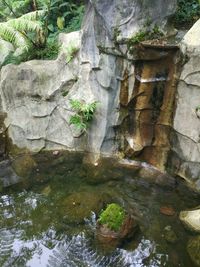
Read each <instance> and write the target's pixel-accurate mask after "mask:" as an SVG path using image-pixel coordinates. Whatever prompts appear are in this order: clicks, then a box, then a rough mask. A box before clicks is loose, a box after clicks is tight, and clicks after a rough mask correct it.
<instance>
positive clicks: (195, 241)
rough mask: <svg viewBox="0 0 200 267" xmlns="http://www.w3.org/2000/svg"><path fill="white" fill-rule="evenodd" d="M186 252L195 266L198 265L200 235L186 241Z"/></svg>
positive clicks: (199, 260) (199, 262) (199, 261)
mask: <svg viewBox="0 0 200 267" xmlns="http://www.w3.org/2000/svg"><path fill="white" fill-rule="evenodd" d="M187 252H188V254H189V255H190V258H191V260H192V261H193V263H194V264H195V266H200V235H199V236H196V237H193V238H191V239H190V240H189V241H188V244H187Z"/></svg>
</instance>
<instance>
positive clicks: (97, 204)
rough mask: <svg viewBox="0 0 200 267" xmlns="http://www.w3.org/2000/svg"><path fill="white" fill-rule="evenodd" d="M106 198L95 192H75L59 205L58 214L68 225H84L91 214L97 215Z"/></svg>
mask: <svg viewBox="0 0 200 267" xmlns="http://www.w3.org/2000/svg"><path fill="white" fill-rule="evenodd" d="M106 198H107V196H103V195H100V194H98V193H96V192H87V191H84V192H75V193H72V194H71V195H69V196H68V197H66V198H65V199H64V200H63V201H62V203H60V205H59V207H60V213H61V214H62V215H63V217H64V219H65V220H66V221H68V222H69V223H77V224H80V223H84V219H85V218H88V217H90V216H91V212H95V213H99V212H100V210H101V209H102V208H103V206H104V204H105V202H106Z"/></svg>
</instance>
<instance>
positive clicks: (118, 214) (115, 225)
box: [98, 203, 125, 232]
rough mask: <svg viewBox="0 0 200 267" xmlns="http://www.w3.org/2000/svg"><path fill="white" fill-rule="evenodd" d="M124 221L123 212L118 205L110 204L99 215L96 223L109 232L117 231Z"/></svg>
mask: <svg viewBox="0 0 200 267" xmlns="http://www.w3.org/2000/svg"><path fill="white" fill-rule="evenodd" d="M124 219H125V211H124V209H123V208H122V207H120V206H119V205H118V204H115V203H112V204H109V205H108V206H107V208H106V209H105V210H104V211H102V213H101V214H100V217H99V220H98V222H99V223H100V224H105V225H106V226H107V227H108V228H109V229H110V230H113V231H116V232H117V231H119V230H120V228H121V226H122V224H123V222H124Z"/></svg>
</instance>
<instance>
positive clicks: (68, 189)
mask: <svg viewBox="0 0 200 267" xmlns="http://www.w3.org/2000/svg"><path fill="white" fill-rule="evenodd" d="M34 160H35V162H36V165H35V166H34V168H33V170H32V172H31V174H30V175H27V177H25V178H24V179H23V180H22V181H21V182H20V183H19V184H17V185H13V186H11V187H9V188H6V189H5V190H4V191H3V192H2V193H1V195H0V207H1V209H0V266H2V267H25V266H26V267H50V266H51V267H79V266H80V267H89V266H91V267H126V266H127V267H128V266H133V267H134V266H136V267H140V266H152V267H153V266H154V267H155V266H169V267H173V266H184V267H191V266H193V264H192V262H191V261H190V259H189V256H188V254H187V251H186V245H187V240H188V238H189V237H190V236H191V233H190V232H187V231H186V230H185V229H184V227H183V226H182V224H181V223H180V221H179V219H178V213H179V211H181V210H184V209H187V208H191V207H195V206H197V205H199V201H200V197H199V196H198V195H196V194H194V193H192V192H190V191H189V190H188V189H187V188H185V186H184V185H183V184H181V183H177V184H176V185H173V186H171V184H170V185H169V186H168V185H167V183H165V186H161V185H160V186H159V185H154V184H153V183H152V182H149V181H148V179H146V180H142V179H140V178H139V177H137V175H136V174H133V171H132V170H130V169H128V168H127V169H126V168H121V167H119V166H117V164H116V163H114V162H113V161H112V160H109V159H106V160H104V161H103V162H102V163H101V164H100V165H99V166H96V167H92V166H90V165H84V164H83V163H82V160H83V157H82V155H78V154H67V155H59V156H57V157H54V156H48V155H47V154H45V155H40V156H37V157H35V159H34ZM111 202H117V203H119V204H120V205H122V206H124V207H125V208H126V209H127V210H129V211H130V212H132V213H133V214H134V216H135V218H136V219H137V220H138V221H139V225H140V231H138V233H137V234H136V235H135V236H134V238H133V239H132V240H129V241H127V242H126V243H124V244H123V245H122V246H121V247H119V248H116V249H114V250H113V251H106V250H105V249H103V248H102V247H101V246H100V245H99V244H98V243H97V242H96V239H95V222H96V216H97V215H96V214H95V213H94V212H90V209H91V208H93V209H94V210H95V209H96V213H98V212H99V210H100V209H101V208H102V207H104V206H105V205H106V204H107V203H111ZM169 205H170V206H171V207H173V209H174V210H175V211H176V214H175V215H174V216H166V215H162V214H161V213H160V207H162V206H169ZM84 216H86V217H87V218H85V219H84V220H83V217H84ZM165 227H168V228H169V227H170V229H172V231H173V232H174V233H175V234H176V236H177V240H176V241H174V242H172V243H171V242H169V241H167V240H166V239H165V230H164V228H165Z"/></svg>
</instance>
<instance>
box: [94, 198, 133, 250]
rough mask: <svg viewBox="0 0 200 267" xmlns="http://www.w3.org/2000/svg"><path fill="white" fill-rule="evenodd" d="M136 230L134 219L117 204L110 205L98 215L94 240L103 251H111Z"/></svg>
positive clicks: (130, 236)
mask: <svg viewBox="0 0 200 267" xmlns="http://www.w3.org/2000/svg"><path fill="white" fill-rule="evenodd" d="M137 229H138V224H137V222H136V221H135V219H134V218H133V217H132V216H131V215H130V214H127V213H126V212H125V210H124V209H123V208H122V207H120V206H119V205H118V204H115V203H112V204H109V205H108V206H107V208H106V209H105V210H104V211H103V212H102V213H101V214H100V218H99V219H98V221H97V230H96V239H97V242H98V243H99V244H101V247H102V248H103V249H104V250H108V251H110V250H113V249H114V248H116V247H118V246H119V245H121V243H122V242H123V241H124V240H125V239H130V238H132V237H133V235H134V234H135V232H136V231H137Z"/></svg>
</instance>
